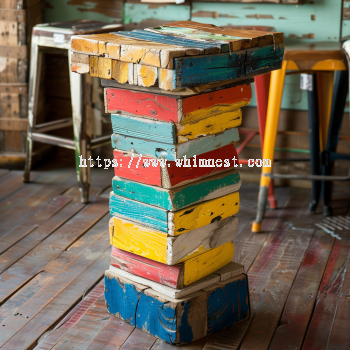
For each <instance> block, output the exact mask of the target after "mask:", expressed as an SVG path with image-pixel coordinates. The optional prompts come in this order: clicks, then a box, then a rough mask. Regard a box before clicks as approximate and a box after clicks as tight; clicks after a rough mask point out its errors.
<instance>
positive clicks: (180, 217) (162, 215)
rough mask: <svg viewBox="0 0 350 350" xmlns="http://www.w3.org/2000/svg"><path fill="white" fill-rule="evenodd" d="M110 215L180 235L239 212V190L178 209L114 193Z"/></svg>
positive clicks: (112, 194)
mask: <svg viewBox="0 0 350 350" xmlns="http://www.w3.org/2000/svg"><path fill="white" fill-rule="evenodd" d="M109 200H110V202H109V209H110V214H111V215H116V216H120V217H122V218H124V219H126V220H131V221H134V222H136V223H140V224H141V225H143V226H147V227H151V228H155V229H156V230H159V231H162V232H167V233H168V234H169V235H170V236H177V235H179V234H183V233H185V232H187V231H191V230H194V229H196V228H199V227H203V226H206V225H209V224H210V223H213V222H214V221H219V220H222V219H225V218H227V217H229V216H232V215H235V214H237V212H238V210H239V193H238V192H234V193H232V194H229V195H226V196H223V197H220V198H216V199H213V200H211V201H207V202H202V203H199V204H195V205H192V206H190V207H187V208H185V209H182V210H178V211H176V212H169V211H167V210H165V209H162V208H157V207H155V206H152V205H149V204H146V203H142V202H138V201H134V200H131V199H128V198H125V197H121V196H117V195H115V194H114V193H113V192H111V194H110V198H109Z"/></svg>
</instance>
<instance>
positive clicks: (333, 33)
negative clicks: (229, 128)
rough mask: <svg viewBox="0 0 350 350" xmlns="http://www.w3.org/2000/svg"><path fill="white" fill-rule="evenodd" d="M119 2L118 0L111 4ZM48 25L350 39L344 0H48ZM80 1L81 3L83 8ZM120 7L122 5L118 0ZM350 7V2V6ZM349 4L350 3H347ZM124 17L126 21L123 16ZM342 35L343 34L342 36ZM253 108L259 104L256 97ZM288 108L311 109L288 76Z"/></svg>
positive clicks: (289, 40)
mask: <svg viewBox="0 0 350 350" xmlns="http://www.w3.org/2000/svg"><path fill="white" fill-rule="evenodd" d="M111 1H113V0H111ZM46 2H47V4H48V8H47V9H46V13H45V16H46V17H45V20H46V21H47V22H52V21H61V20H71V19H78V18H79V19H82V18H90V19H97V20H104V21H108V22H118V21H122V19H123V20H124V23H125V24H131V23H138V24H139V25H142V23H143V22H145V25H147V26H149V25H150V23H151V22H152V20H160V21H164V22H165V23H166V22H170V21H179V20H190V19H191V20H193V21H197V22H203V23H212V24H215V25H218V26H226V25H254V26H270V27H273V28H274V30H276V31H282V32H284V35H285V41H286V43H287V44H288V43H298V42H301V43H313V42H319V41H339V40H340V37H341V36H346V35H350V20H349V21H347V20H344V21H342V7H343V4H342V0H306V1H305V3H304V4H303V5H282V4H255V3H228V2H192V7H191V6H189V5H181V4H180V5H166V4H164V5H163V4H154V3H153V4H145V3H134V2H133V3H124V10H123V12H121V11H120V18H118V13H119V12H118V11H116V12H115V13H113V14H112V13H110V14H111V16H108V12H107V13H98V12H94V9H95V10H96V7H98V5H96V3H98V1H97V0H95V1H93V2H88V1H86V2H85V1H83V0H46ZM77 3H79V4H77ZM114 3H115V4H120V5H115V6H116V7H118V8H119V6H121V5H122V2H119V3H118V2H116V1H114ZM344 4H346V6H347V7H349V2H345V3H344ZM344 6H345V5H344ZM122 17H123V18H122ZM348 23H349V24H348ZM341 32H342V34H341ZM251 105H253V106H254V105H255V96H253V100H252V103H251ZM282 108H285V109H299V110H307V95H306V91H301V90H300V89H299V76H298V75H292V76H287V77H286V81H285V86H284V93H283V101H282Z"/></svg>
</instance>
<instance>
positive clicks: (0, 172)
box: [0, 169, 10, 177]
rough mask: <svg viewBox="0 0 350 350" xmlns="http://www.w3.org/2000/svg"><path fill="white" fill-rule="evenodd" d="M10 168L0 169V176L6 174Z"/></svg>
mask: <svg viewBox="0 0 350 350" xmlns="http://www.w3.org/2000/svg"><path fill="white" fill-rule="evenodd" d="M9 171H10V170H7V169H0V177H1V176H4V175H6V174H7V173H8V172H9Z"/></svg>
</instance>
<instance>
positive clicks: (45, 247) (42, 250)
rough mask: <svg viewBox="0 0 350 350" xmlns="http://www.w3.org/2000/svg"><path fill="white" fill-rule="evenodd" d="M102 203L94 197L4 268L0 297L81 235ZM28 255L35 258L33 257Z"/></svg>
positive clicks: (104, 210) (96, 216) (95, 218)
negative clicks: (13, 262)
mask: <svg viewBox="0 0 350 350" xmlns="http://www.w3.org/2000/svg"><path fill="white" fill-rule="evenodd" d="M106 202H107V201H106V199H101V198H98V199H97V200H96V201H95V202H93V203H92V204H90V205H88V206H87V207H85V208H84V209H83V210H82V211H81V212H79V213H78V214H77V215H75V216H74V217H73V218H72V219H71V220H69V221H68V222H67V223H66V224H64V225H63V226H61V227H60V228H59V229H58V230H57V231H55V232H54V233H53V234H52V235H50V237H48V238H47V239H46V240H44V241H43V242H42V243H41V244H39V245H38V246H37V247H36V248H34V249H33V250H32V251H31V252H30V253H29V254H27V255H26V256H24V257H23V258H22V259H20V260H19V261H18V262H17V263H16V264H14V265H13V266H11V267H10V268H9V269H8V270H6V271H5V272H4V273H3V274H2V279H1V280H0V300H1V301H3V300H4V299H7V298H8V297H9V296H10V295H12V294H13V293H14V292H15V291H16V290H18V288H20V287H21V286H22V285H23V284H24V283H25V282H26V281H27V280H28V279H30V278H31V277H32V276H33V275H34V274H36V273H37V272H38V271H40V269H41V268H43V267H44V266H45V265H46V264H47V263H48V262H50V261H51V260H52V259H54V258H55V257H57V256H58V255H59V254H60V253H61V252H62V251H63V250H64V249H66V248H67V247H69V246H70V245H71V243H72V242H74V240H76V239H77V238H79V237H81V236H82V235H83V234H84V232H86V231H87V230H88V229H89V228H90V227H92V226H93V225H94V224H95V223H96V222H97V221H98V220H100V219H101V217H102V216H103V215H105V214H106V213H107V211H108V207H107V203H106ZM106 225H107V224H106ZM106 229H107V227H106ZM54 242H55V243H56V244H54ZM32 257H35V259H33V258H32Z"/></svg>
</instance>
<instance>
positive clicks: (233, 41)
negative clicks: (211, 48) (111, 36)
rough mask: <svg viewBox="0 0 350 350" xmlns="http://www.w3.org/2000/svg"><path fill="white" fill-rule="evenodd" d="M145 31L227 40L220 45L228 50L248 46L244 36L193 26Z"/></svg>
mask: <svg viewBox="0 0 350 350" xmlns="http://www.w3.org/2000/svg"><path fill="white" fill-rule="evenodd" d="M145 30H147V31H152V32H155V33H160V34H162V33H163V34H167V35H173V36H176V37H184V38H187V39H197V40H204V41H214V42H215V41H219V42H227V43H228V45H227V46H228V47H227V48H226V47H222V50H228V49H229V48H231V51H237V50H241V49H244V48H247V47H248V46H250V45H249V44H250V41H249V40H247V39H245V38H240V37H237V36H230V35H222V34H215V33H210V32H205V31H203V30H199V29H193V28H181V27H170V26H169V27H162V26H161V27H155V28H145Z"/></svg>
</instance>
